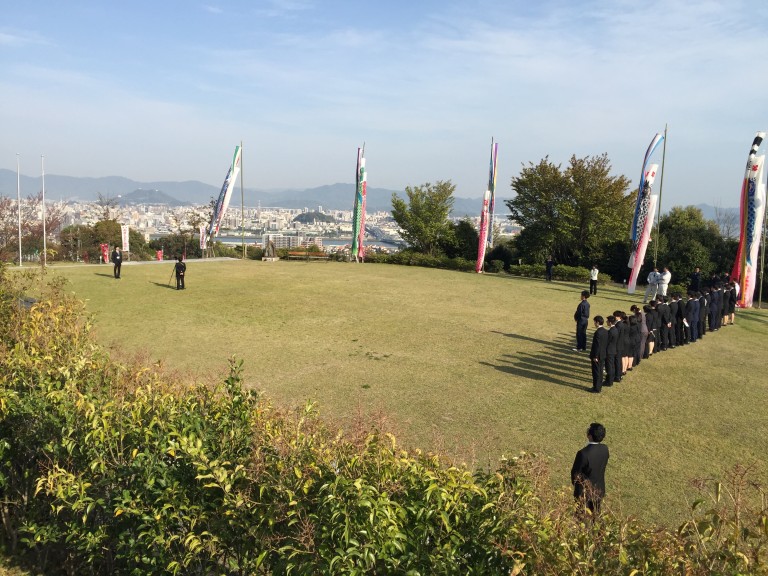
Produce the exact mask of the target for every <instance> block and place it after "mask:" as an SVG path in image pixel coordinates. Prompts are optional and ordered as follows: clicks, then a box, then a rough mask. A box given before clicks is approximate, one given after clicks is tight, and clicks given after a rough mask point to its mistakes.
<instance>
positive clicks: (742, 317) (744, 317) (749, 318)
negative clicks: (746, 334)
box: [736, 313, 768, 324]
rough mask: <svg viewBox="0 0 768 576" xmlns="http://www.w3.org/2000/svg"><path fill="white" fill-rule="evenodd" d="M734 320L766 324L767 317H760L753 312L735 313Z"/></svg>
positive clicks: (767, 321)
mask: <svg viewBox="0 0 768 576" xmlns="http://www.w3.org/2000/svg"><path fill="white" fill-rule="evenodd" d="M736 320H737V321H743V322H747V323H749V322H757V323H759V324H768V318H760V317H759V316H757V315H756V314H754V313H753V314H750V313H747V314H744V313H742V314H738V313H737V314H736Z"/></svg>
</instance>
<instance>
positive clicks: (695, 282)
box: [688, 266, 701, 292]
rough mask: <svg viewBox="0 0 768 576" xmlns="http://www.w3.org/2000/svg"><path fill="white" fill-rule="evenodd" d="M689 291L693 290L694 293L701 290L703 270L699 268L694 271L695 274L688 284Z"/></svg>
mask: <svg viewBox="0 0 768 576" xmlns="http://www.w3.org/2000/svg"><path fill="white" fill-rule="evenodd" d="M688 290H692V291H693V292H698V291H699V290H701V268H699V267H698V266H696V268H694V269H693V274H691V281H690V283H689V284H688Z"/></svg>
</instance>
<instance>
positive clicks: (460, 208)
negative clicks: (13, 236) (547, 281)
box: [0, 168, 738, 220]
mask: <svg viewBox="0 0 768 576" xmlns="http://www.w3.org/2000/svg"><path fill="white" fill-rule="evenodd" d="M41 188H42V183H41V179H40V177H37V178H33V177H30V176H21V193H22V195H23V196H25V197H26V196H30V195H33V194H36V193H37V192H39V191H40V190H41ZM45 192H46V197H47V198H48V199H49V200H51V201H58V200H64V201H69V200H79V201H82V202H93V201H95V200H96V199H97V198H98V195H99V194H102V195H103V196H107V197H110V198H117V197H118V196H119V197H120V199H119V201H120V204H122V205H130V204H167V205H169V206H186V205H192V204H208V203H209V202H210V200H211V198H218V195H219V188H217V187H216V186H211V185H210V184H204V183H203V182H198V181H196V180H188V181H186V182H137V181H136V180H131V179H129V178H123V177H121V176H106V177H103V178H78V177H73V176H57V175H56V174H46V176H45ZM244 192H245V194H244V195H245V204H246V206H249V207H255V206H257V205H259V203H260V204H261V206H262V207H281V208H309V209H311V210H316V209H317V207H318V206H322V207H323V209H325V210H351V209H352V205H353V202H354V195H355V185H354V184H352V183H350V184H329V185H325V186H318V187H316V188H307V189H305V190H293V189H285V190H259V189H255V188H246V189H245V191H244ZM393 193H397V194H399V195H400V196H403V197H404V196H405V192H404V191H403V190H388V189H386V188H368V194H367V200H366V206H367V209H368V211H369V212H377V211H387V212H389V211H390V210H392V194H393ZM1 196H7V197H10V198H14V197H15V196H16V172H14V171H12V170H6V169H3V168H0V197H1ZM505 200H507V198H501V197H497V198H496V213H497V214H498V215H503V214H506V213H507V207H506V206H505V205H504V201H505ZM232 204H233V205H239V204H240V190H239V188H236V189H235V192H234V193H233V199H232ZM481 206H482V198H480V197H477V198H455V202H454V205H453V213H452V215H453V216H455V217H462V216H470V217H474V216H479V214H480V208H481ZM696 207H697V208H700V209H701V211H702V212H703V214H704V217H705V218H707V219H710V220H714V219H715V210H716V208H715V207H714V206H710V205H709V204H697V205H696ZM727 210H735V211H737V212H738V208H727Z"/></svg>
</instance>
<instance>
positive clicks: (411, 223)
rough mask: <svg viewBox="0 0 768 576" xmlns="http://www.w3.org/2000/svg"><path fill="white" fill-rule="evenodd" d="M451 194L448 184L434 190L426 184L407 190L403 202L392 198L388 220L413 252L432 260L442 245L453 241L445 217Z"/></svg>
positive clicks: (450, 205) (450, 187) (438, 186)
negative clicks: (398, 229) (398, 230)
mask: <svg viewBox="0 0 768 576" xmlns="http://www.w3.org/2000/svg"><path fill="white" fill-rule="evenodd" d="M455 190H456V186H454V185H453V184H451V181H450V180H448V181H442V180H439V181H438V182H437V183H436V184H435V185H434V186H433V185H432V184H430V183H429V182H427V183H426V184H423V185H421V186H415V187H413V188H411V187H410V186H407V187H406V188H405V193H406V195H407V196H408V201H407V202H406V201H405V200H403V199H402V198H400V197H399V196H398V195H397V194H392V217H393V218H394V219H395V222H397V225H398V226H400V229H401V234H402V237H403V240H405V242H406V243H407V244H408V245H409V246H410V247H411V248H412V249H413V250H415V251H416V252H421V253H423V254H427V255H429V256H436V255H437V254H438V253H439V252H440V250H441V246H442V245H445V244H446V243H448V244H450V243H452V242H453V241H454V240H453V227H452V225H451V224H450V222H449V221H448V216H449V215H450V213H451V208H452V207H453V202H454V198H453V193H454V191H455Z"/></svg>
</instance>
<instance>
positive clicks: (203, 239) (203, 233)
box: [200, 224, 208, 250]
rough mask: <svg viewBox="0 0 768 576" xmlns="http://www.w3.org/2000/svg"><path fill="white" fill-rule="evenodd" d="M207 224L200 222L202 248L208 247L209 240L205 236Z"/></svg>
mask: <svg viewBox="0 0 768 576" xmlns="http://www.w3.org/2000/svg"><path fill="white" fill-rule="evenodd" d="M206 228H207V226H206V225H205V224H200V250H205V249H206V248H207V247H208V242H206V240H207V238H206V236H205V229H206Z"/></svg>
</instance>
